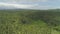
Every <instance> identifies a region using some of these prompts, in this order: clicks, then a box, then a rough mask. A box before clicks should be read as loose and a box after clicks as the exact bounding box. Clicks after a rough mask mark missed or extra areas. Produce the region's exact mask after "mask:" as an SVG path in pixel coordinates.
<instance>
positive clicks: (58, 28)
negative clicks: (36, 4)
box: [0, 9, 60, 34]
mask: <svg viewBox="0 0 60 34" xmlns="http://www.w3.org/2000/svg"><path fill="white" fill-rule="evenodd" d="M0 34H60V10H58V9H57V10H0Z"/></svg>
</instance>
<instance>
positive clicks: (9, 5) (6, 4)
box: [0, 2, 34, 8]
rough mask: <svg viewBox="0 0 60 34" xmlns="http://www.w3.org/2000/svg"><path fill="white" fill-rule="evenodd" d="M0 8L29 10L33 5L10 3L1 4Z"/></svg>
mask: <svg viewBox="0 0 60 34" xmlns="http://www.w3.org/2000/svg"><path fill="white" fill-rule="evenodd" d="M0 6H6V7H15V8H31V7H33V6H34V5H26V4H25V5H24V4H10V3H1V2H0Z"/></svg>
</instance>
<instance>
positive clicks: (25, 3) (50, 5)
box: [0, 0, 60, 9]
mask: <svg viewBox="0 0 60 34" xmlns="http://www.w3.org/2000/svg"><path fill="white" fill-rule="evenodd" d="M0 7H1V8H2V7H3V8H23V9H57V8H60V0H0Z"/></svg>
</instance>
